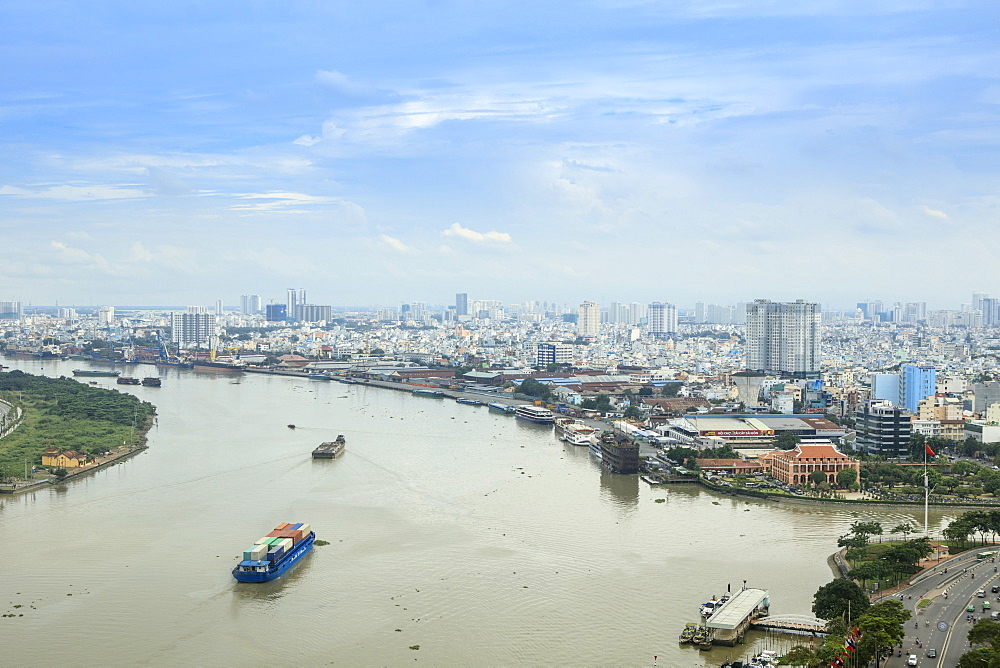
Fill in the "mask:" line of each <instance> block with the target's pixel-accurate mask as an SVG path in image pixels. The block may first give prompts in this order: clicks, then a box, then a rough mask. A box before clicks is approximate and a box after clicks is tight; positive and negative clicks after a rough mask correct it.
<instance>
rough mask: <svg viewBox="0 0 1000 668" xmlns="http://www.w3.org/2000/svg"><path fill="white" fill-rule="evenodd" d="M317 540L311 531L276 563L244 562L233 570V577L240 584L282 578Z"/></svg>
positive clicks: (263, 561)
mask: <svg viewBox="0 0 1000 668" xmlns="http://www.w3.org/2000/svg"><path fill="white" fill-rule="evenodd" d="M315 540H316V532H315V531H310V532H309V535H308V536H306V537H305V538H303V539H302V540H301V541H299V543H298V544H297V545H296V546H295V547H293V548H292V549H291V550H289V551H288V552H285V553H284V554H282V555H281V556H280V557H278V558H277V559H275V560H274V561H270V560H259V561H250V560H246V559H245V560H243V561H241V562H240V563H239V564H237V566H236V568H234V569H233V577H234V578H236V579H237V580H239V581H240V582H270V581H271V580H274V579H275V578H279V577H281V576H282V575H283V574H284V573H285V571H287V570H288V569H289V568H291V567H292V566H294V565H295V564H296V563H298V562H299V560H301V559H302V557H304V556H305V555H306V554H308V553H309V550H311V549H312V548H313V542H314V541H315Z"/></svg>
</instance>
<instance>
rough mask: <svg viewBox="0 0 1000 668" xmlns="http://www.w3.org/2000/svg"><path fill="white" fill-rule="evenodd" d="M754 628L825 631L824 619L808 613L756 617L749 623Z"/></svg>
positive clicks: (809, 631) (805, 631) (811, 631)
mask: <svg viewBox="0 0 1000 668" xmlns="http://www.w3.org/2000/svg"><path fill="white" fill-rule="evenodd" d="M751 626H753V628H755V629H769V630H772V631H798V632H800V633H817V634H818V633H826V621H824V620H822V619H817V618H816V617H810V616H809V615H775V616H773V617H767V618H764V619H758V620H757V621H755V622H753V623H752V624H751Z"/></svg>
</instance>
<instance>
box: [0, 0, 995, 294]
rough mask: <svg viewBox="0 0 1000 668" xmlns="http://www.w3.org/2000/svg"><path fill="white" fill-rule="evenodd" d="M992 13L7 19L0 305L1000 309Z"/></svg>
mask: <svg viewBox="0 0 1000 668" xmlns="http://www.w3.org/2000/svg"><path fill="white" fill-rule="evenodd" d="M998 33H1000V4H998V3H996V2H995V1H968V2H966V1H963V0H913V1H909V0H881V1H880V0H863V1H855V0H813V1H810V0H787V1H786V0H747V1H744V0H702V1H695V0H670V1H669V2H666V1H657V2H644V1H641V0H575V1H574V2H562V1H558V0H553V1H551V2H537V0H536V1H532V2H519V1H511V2H504V1H500V0H477V1H469V0H464V1H450V0H427V1H426V2H404V1H385V2H382V1H378V0H373V1H371V2H364V3H362V2H359V1H357V0H354V1H353V2H338V1H335V0H325V1H318V0H309V1H305V0H284V1H282V2H274V1H269V2H264V1H259V0H241V1H240V2H229V1H228V0H213V1H212V2H188V1H186V0H174V1H172V2H165V3H152V2H134V1H130V2H119V1H101V0H95V1H94V2H87V3H81V2H76V1H70V2H53V1H48V0H30V1H28V0H24V1H22V0H5V2H3V3H0V59H2V63H3V66H2V67H0V249H2V250H0V300H7V299H10V300H20V301H22V302H25V303H32V304H38V305H42V304H45V305H51V304H55V303H59V304H63V305H69V304H77V305H103V304H109V305H114V304H119V305H121V304H131V305H136V304H190V305H196V304H207V305H211V304H214V303H215V301H216V300H217V299H222V300H223V301H224V302H225V303H226V304H234V305H235V304H238V303H239V296H240V295H241V294H261V295H263V296H264V298H265V300H270V299H274V300H276V301H279V302H280V301H283V300H284V294H285V290H286V288H289V287H295V288H305V289H306V290H307V294H308V298H309V301H310V302H312V303H318V304H333V305H394V304H399V303H403V302H411V301H424V302H428V303H440V304H450V303H454V295H455V293H456V292H465V293H468V294H469V298H470V299H499V300H502V301H504V302H519V301H523V300H533V299H537V300H544V301H550V302H557V303H579V302H580V301H583V300H594V301H597V302H600V303H602V304H607V303H609V302H611V301H624V302H630V301H638V302H650V301H669V302H674V303H676V304H678V306H680V307H682V308H685V307H691V306H693V304H694V303H695V302H696V301H704V302H712V303H720V304H732V303H736V302H740V301H747V300H752V299H757V298H764V299H772V300H791V299H796V298H804V299H807V300H809V301H817V302H821V303H823V304H824V305H826V306H828V307H830V308H834V309H836V308H846V307H853V305H854V303H855V302H858V301H864V300H868V299H882V300H885V301H888V302H892V301H904V302H905V301H926V302H928V306H929V307H930V308H958V307H959V305H960V304H961V303H964V302H969V301H970V300H971V293H972V292H973V291H982V292H989V293H991V294H993V295H994V296H997V295H1000V263H998V262H995V261H993V257H992V252H991V251H989V248H990V244H991V243H992V242H993V240H994V239H995V238H996V230H997V222H998V215H997V214H998V208H1000V207H998V204H1000V159H998V157H1000V156H998V144H1000V124H998V120H1000V80H998V77H1000V39H998V37H1000V34H998Z"/></svg>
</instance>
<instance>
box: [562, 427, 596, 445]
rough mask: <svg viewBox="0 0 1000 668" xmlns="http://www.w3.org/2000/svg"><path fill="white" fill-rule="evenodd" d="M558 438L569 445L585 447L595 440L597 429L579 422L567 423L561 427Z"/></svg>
mask: <svg viewBox="0 0 1000 668" xmlns="http://www.w3.org/2000/svg"><path fill="white" fill-rule="evenodd" d="M560 438H561V439H562V440H564V441H566V442H567V443H569V444H570V445H579V446H587V445H590V444H591V443H592V442H593V441H595V440H597V428H596V427H591V426H590V425H589V424H584V423H583V422H579V421H574V422H569V423H567V424H564V425H563V426H562V436H560Z"/></svg>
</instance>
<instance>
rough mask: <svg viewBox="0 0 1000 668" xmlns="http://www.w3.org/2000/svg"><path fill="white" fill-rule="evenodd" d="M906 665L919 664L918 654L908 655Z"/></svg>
mask: <svg viewBox="0 0 1000 668" xmlns="http://www.w3.org/2000/svg"><path fill="white" fill-rule="evenodd" d="M906 665H908V666H915V665H917V655H916V654H911V655H910V656H908V657H906Z"/></svg>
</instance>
